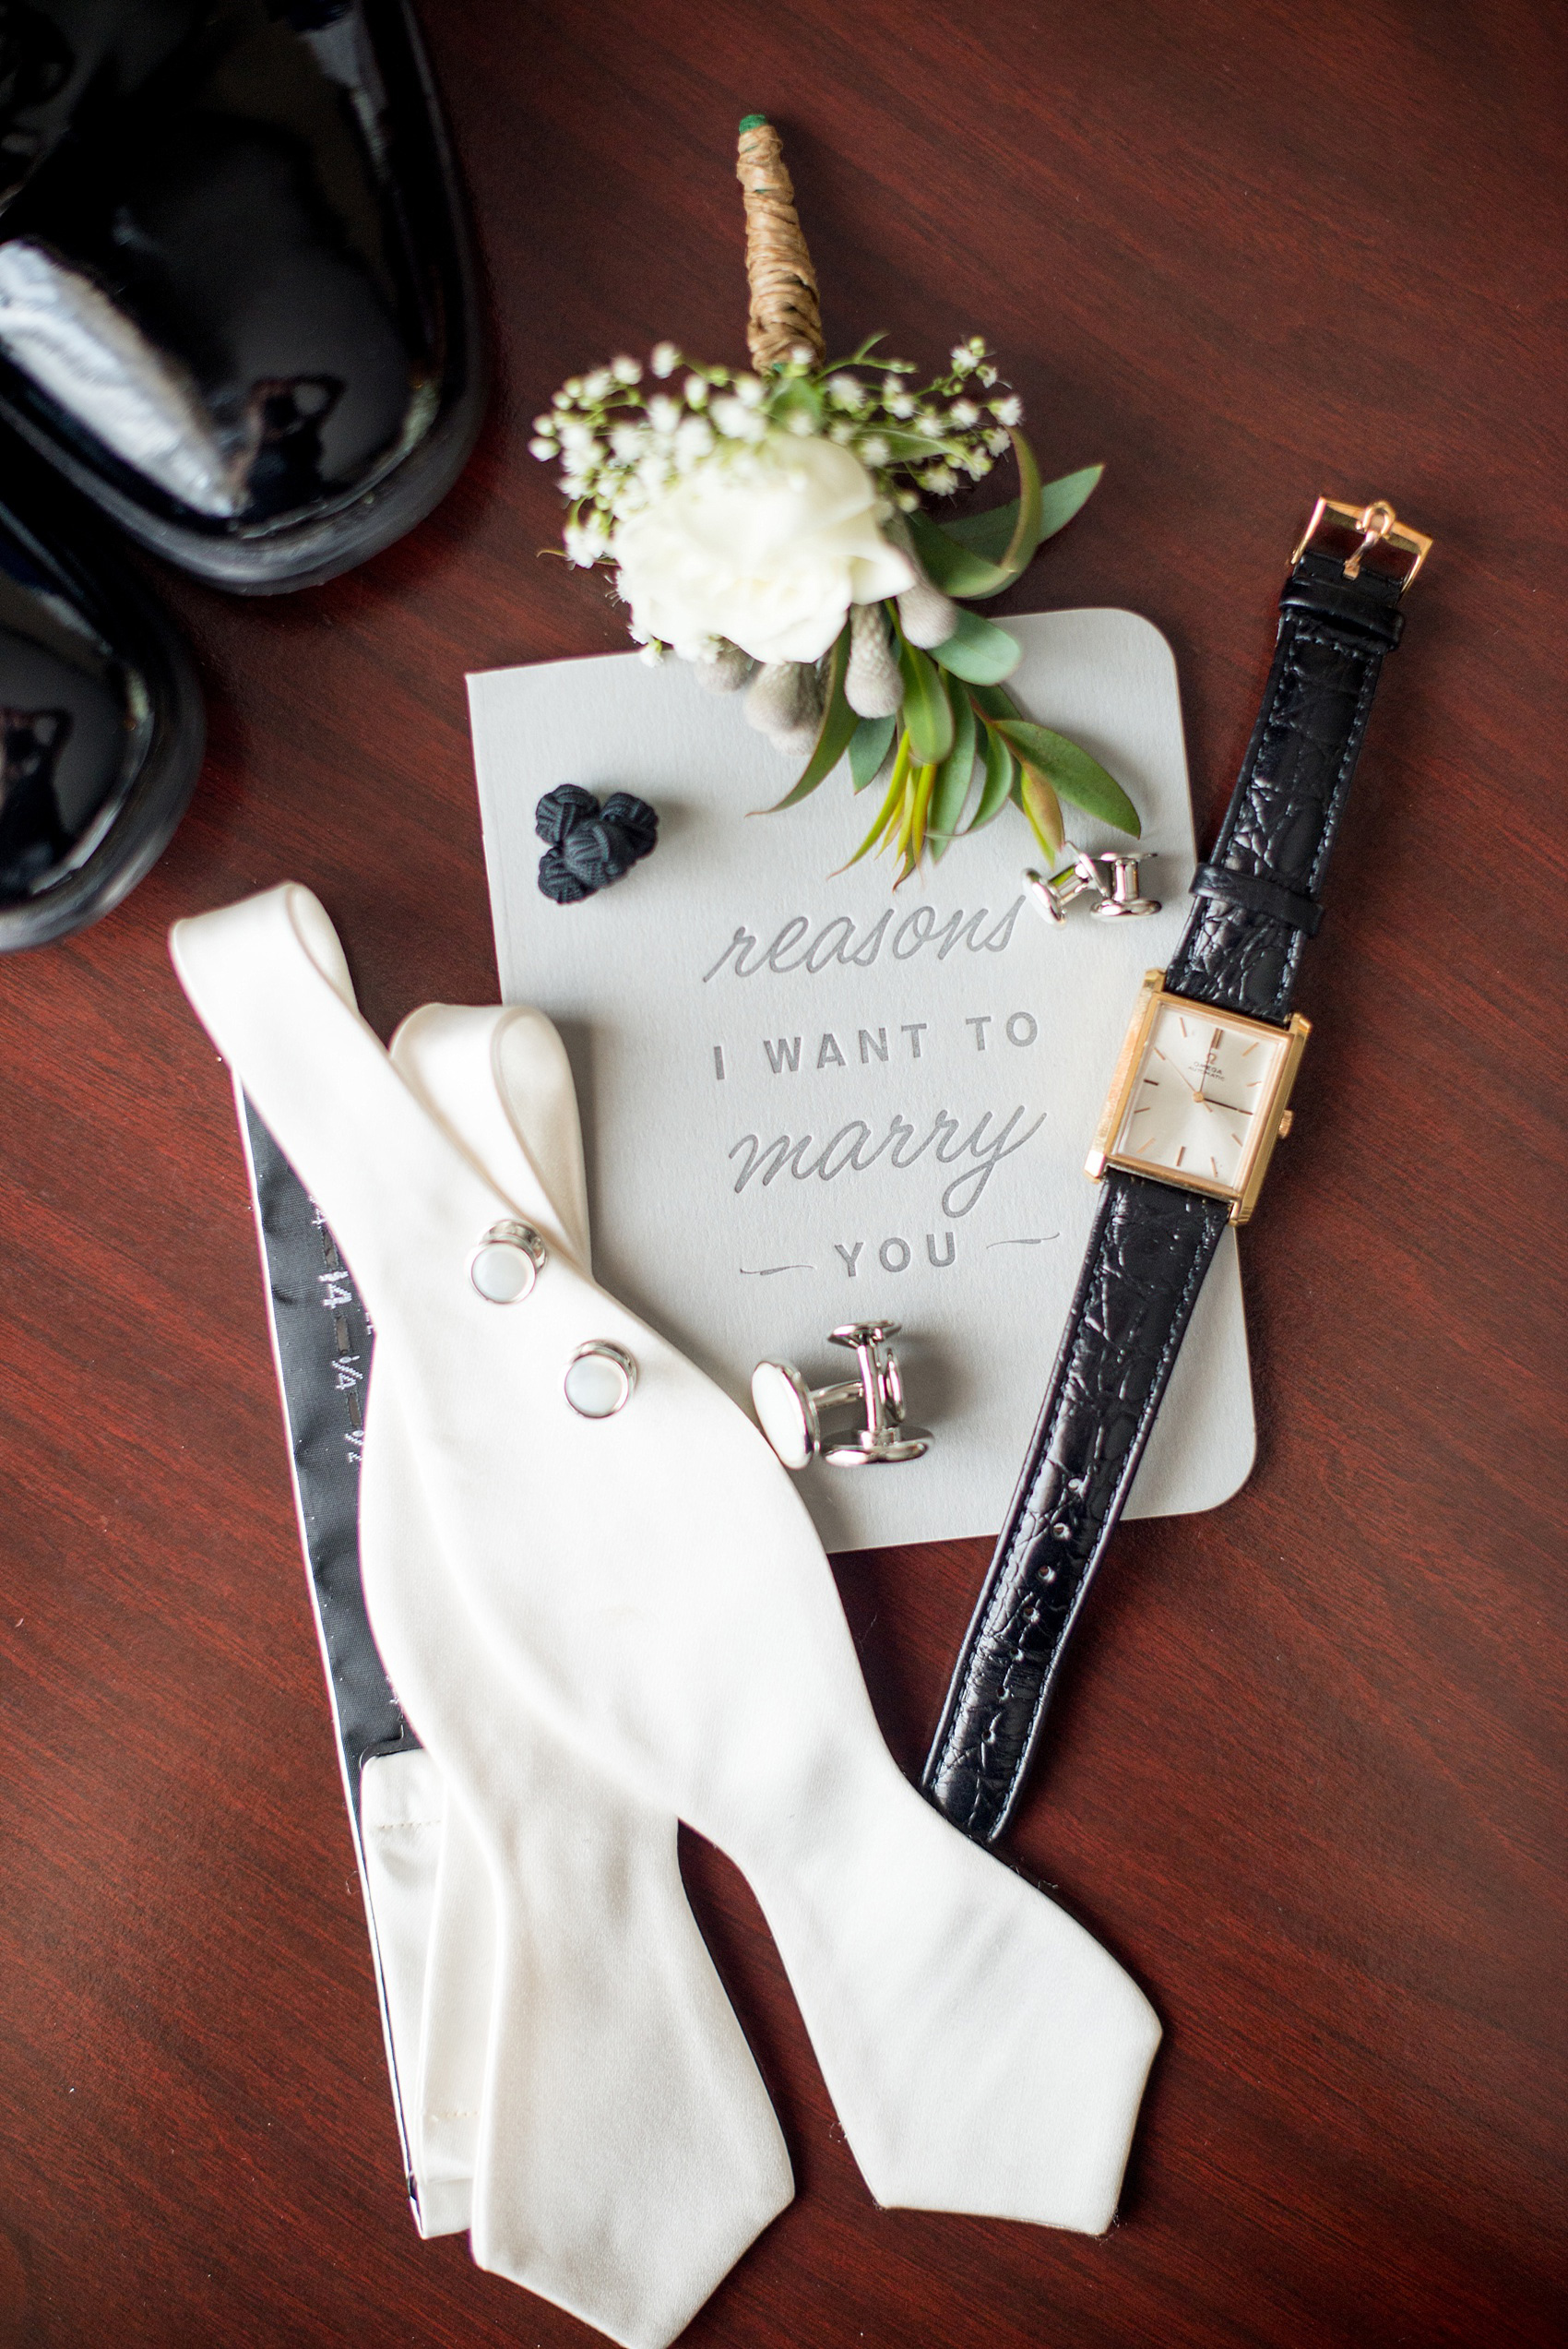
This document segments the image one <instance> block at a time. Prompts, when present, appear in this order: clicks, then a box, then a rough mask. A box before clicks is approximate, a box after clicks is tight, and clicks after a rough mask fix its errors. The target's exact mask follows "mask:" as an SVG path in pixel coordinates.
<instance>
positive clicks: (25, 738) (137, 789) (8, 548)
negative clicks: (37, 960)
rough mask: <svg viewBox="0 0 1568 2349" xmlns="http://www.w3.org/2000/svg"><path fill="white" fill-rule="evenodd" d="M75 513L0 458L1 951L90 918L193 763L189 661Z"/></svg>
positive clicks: (142, 857) (10, 460)
mask: <svg viewBox="0 0 1568 2349" xmlns="http://www.w3.org/2000/svg"><path fill="white" fill-rule="evenodd" d="M105 537H106V533H105V532H104V531H103V530H102V528H101V525H100V524H99V523H98V522H97V521H96V519H95V518H94V517H93V516H92V515H90V514H89V513H88V512H87V511H86V509H85V508H83V507H81V505H80V502H79V501H78V500H77V499H76V498H74V497H72V496H71V495H70V493H69V492H68V491H67V490H65V489H63V488H62V487H61V485H60V483H58V481H56V480H55V479H54V477H53V475H52V474H50V473H48V472H46V471H44V469H43V468H42V466H41V465H39V464H37V463H36V462H35V460H33V459H29V458H25V457H23V456H22V455H21V454H20V452H19V451H16V450H14V449H12V448H10V447H6V448H0V951H5V950H6V949H8V948H15V947H29V946H45V945H47V944H48V943H49V941H50V940H51V939H52V938H63V937H65V936H68V934H69V933H70V932H71V931H72V930H80V929H85V928H86V926H87V924H89V922H97V921H100V920H101V918H102V916H103V915H104V914H105V913H107V912H110V911H111V910H112V909H113V907H114V906H116V905H118V904H119V902H120V900H121V899H122V898H123V897H124V896H125V893H126V891H127V890H128V889H131V888H135V886H136V884H137V881H139V880H140V879H141V877H142V875H143V874H144V873H145V872H146V871H147V870H148V866H149V865H150V864H152V863H153V861H154V860H155V858H157V857H158V856H159V855H160V853H161V852H162V850H163V849H164V848H165V847H166V846H167V844H168V842H169V840H170V838H171V836H172V833H173V830H174V828H175V826H176V825H177V824H178V822H179V820H180V818H181V817H182V816H183V815H184V812H185V804H186V802H187V801H188V800H189V798H190V795H191V790H192V787H193V785H194V784H195V782H196V770H197V769H198V768H199V767H200V765H201V754H202V745H203V742H204V739H205V735H206V722H205V719H204V716H203V711H202V699H201V688H200V686H199V685H198V684H197V682H196V671H195V669H194V667H193V665H192V662H191V659H190V655H189V654H188V653H187V652H186V650H185V649H184V645H183V644H182V643H181V641H180V639H179V638H178V637H177V636H176V635H175V633H174V630H173V628H172V626H171V625H170V623H169V622H168V620H166V619H165V618H164V616H163V614H162V613H161V612H160V610H159V608H158V606H157V605H156V604H155V603H154V602H153V601H152V599H151V597H150V596H149V595H148V592H147V590H145V589H144V588H143V587H142V585H141V583H140V581H139V580H138V579H137V578H136V577H135V576H134V575H133V573H132V572H131V571H130V570H129V569H128V568H127V567H126V566H125V564H124V563H123V562H122V561H121V559H120V557H119V556H118V554H116V553H115V551H114V550H113V547H112V546H110V545H108V544H105V543H104V540H105Z"/></svg>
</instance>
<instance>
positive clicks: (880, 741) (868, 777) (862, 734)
mask: <svg viewBox="0 0 1568 2349" xmlns="http://www.w3.org/2000/svg"><path fill="white" fill-rule="evenodd" d="M897 722H898V721H897V719H896V718H862V719H861V722H860V724H859V725H858V726H857V727H856V728H855V731H854V733H852V734H851V735H850V737H849V775H850V779H851V780H852V781H853V783H854V786H855V789H856V790H857V791H858V792H863V791H864V789H865V787H866V785H867V784H868V783H874V782H875V781H876V779H877V777H878V776H879V775H880V774H881V772H882V769H883V767H884V766H885V763H886V758H887V754H888V752H889V751H890V750H891V749H892V747H893V732H894V728H895V727H896V726H897Z"/></svg>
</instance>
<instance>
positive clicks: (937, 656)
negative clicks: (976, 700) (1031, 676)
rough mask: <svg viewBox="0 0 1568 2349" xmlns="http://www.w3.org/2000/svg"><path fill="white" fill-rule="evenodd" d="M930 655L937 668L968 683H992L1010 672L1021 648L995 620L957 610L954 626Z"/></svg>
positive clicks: (996, 682)
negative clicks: (949, 634)
mask: <svg viewBox="0 0 1568 2349" xmlns="http://www.w3.org/2000/svg"><path fill="white" fill-rule="evenodd" d="M931 657H932V660H933V661H934V662H936V665H937V667H938V668H939V669H946V670H949V671H950V672H951V674H953V675H954V676H955V677H962V678H964V679H965V680H966V681H967V683H968V684H969V685H972V686H993V685H996V684H998V683H999V682H1000V681H1001V679H1002V678H1004V677H1010V676H1011V675H1012V674H1013V672H1014V670H1015V669H1016V667H1017V665H1018V663H1019V662H1020V661H1021V660H1022V659H1023V657H1024V649H1023V647H1022V645H1021V644H1020V643H1019V642H1018V639H1017V638H1016V637H1010V636H1009V635H1008V633H1007V631H1006V629H1005V628H999V627H998V626H997V625H996V623H995V621H994V620H982V619H981V618H980V614H979V613H978V612H960V613H959V614H958V625H957V626H956V628H955V629H954V631H953V633H952V635H951V636H950V637H949V638H947V640H946V642H945V643H944V644H937V645H933V646H932V653H931ZM965 699H966V701H967V700H968V696H967V695H966V697H965Z"/></svg>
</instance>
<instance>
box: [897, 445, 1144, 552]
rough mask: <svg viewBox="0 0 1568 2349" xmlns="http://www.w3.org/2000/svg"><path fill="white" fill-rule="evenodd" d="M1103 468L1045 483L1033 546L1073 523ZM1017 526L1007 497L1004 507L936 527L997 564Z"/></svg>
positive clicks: (1093, 467) (1089, 468)
mask: <svg viewBox="0 0 1568 2349" xmlns="http://www.w3.org/2000/svg"><path fill="white" fill-rule="evenodd" d="M1104 471H1105V468H1104V466H1103V465H1085V466H1084V467H1082V468H1081V470H1080V471H1077V472H1075V473H1063V476H1062V478H1061V480H1060V481H1054V482H1047V483H1045V484H1044V486H1043V487H1042V489H1041V491H1040V494H1039V500H1040V520H1039V538H1038V540H1037V541H1036V544H1037V545H1039V546H1043V545H1044V543H1045V542H1046V540H1047V539H1048V538H1054V537H1055V535H1056V532H1057V531H1060V530H1063V529H1064V528H1065V527H1066V525H1067V524H1068V523H1069V522H1070V521H1071V520H1072V519H1073V517H1074V515H1075V513H1076V512H1077V511H1078V508H1079V507H1081V506H1083V505H1085V504H1086V503H1087V500H1088V499H1089V498H1090V497H1092V496H1093V495H1094V493H1095V491H1096V490H1097V489H1098V488H1099V481H1100V476H1101V474H1102V473H1103V472H1104ZM1017 526H1018V501H1017V499H1016V497H1010V498H1009V499H1008V501H1007V503H1006V505H1005V506H992V507H988V508H987V510H986V511H985V513H983V514H966V515H964V516H963V517H962V518H961V519H959V520H957V521H956V522H940V523H938V524H937V525H936V527H937V528H938V529H939V530H940V531H942V532H943V534H944V537H947V538H950V539H952V540H953V541H954V542H955V543H956V544H957V545H959V546H962V547H966V548H968V552H969V553H970V554H978V555H980V557H981V558H982V559H983V560H984V561H986V562H988V563H998V562H1000V561H1001V559H1002V557H1003V555H1004V554H1005V553H1006V551H1007V548H1008V545H1009V543H1011V540H1012V537H1013V533H1014V531H1016V528H1017Z"/></svg>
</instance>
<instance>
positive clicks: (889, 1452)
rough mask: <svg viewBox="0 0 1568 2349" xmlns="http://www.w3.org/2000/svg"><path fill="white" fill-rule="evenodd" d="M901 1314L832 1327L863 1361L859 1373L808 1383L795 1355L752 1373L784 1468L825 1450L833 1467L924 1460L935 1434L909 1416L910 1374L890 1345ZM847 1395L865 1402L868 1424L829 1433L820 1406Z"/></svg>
mask: <svg viewBox="0 0 1568 2349" xmlns="http://www.w3.org/2000/svg"><path fill="white" fill-rule="evenodd" d="M897 1330H898V1324H897V1322H896V1321H849V1322H846V1323H845V1324H844V1326H843V1328H842V1329H839V1330H834V1331H833V1332H832V1343H833V1344H834V1345H836V1346H846V1347H848V1348H849V1351H850V1352H851V1353H853V1354H855V1355H856V1356H857V1358H858V1360H859V1364H860V1376H859V1377H855V1378H844V1379H840V1380H839V1381H838V1382H837V1384H836V1385H833V1386H828V1387H808V1386H807V1384H806V1382H805V1380H804V1379H803V1378H802V1376H801V1374H800V1372H799V1371H798V1370H797V1369H796V1368H795V1365H794V1364H793V1363H791V1362H759V1363H758V1365H757V1366H756V1368H755V1370H754V1372H753V1374H752V1402H753V1405H754V1408H755V1411H756V1415H757V1421H758V1424H759V1425H760V1426H761V1428H762V1432H763V1434H764V1435H765V1436H766V1437H767V1440H768V1442H769V1443H770V1444H771V1445H772V1447H773V1449H774V1450H775V1451H776V1452H777V1453H778V1457H779V1459H780V1460H781V1461H783V1463H784V1465H785V1467H786V1468H789V1469H794V1470H796V1471H799V1470H801V1469H802V1468H804V1467H806V1466H807V1465H808V1463H809V1462H810V1461H813V1460H814V1459H816V1458H817V1457H818V1456H819V1455H820V1456H821V1458H822V1459H823V1460H825V1461H826V1462H827V1463H828V1465H829V1466H830V1467H833V1468H870V1467H878V1466H885V1467H895V1466H897V1464H898V1462H899V1461H907V1460H919V1459H920V1457H921V1453H922V1452H923V1451H924V1450H925V1449H926V1446H927V1445H928V1444H929V1443H930V1441H931V1434H930V1431H929V1429H927V1428H924V1427H910V1426H909V1425H906V1424H905V1419H904V1380H903V1376H902V1374H901V1372H900V1370H899V1368H898V1357H897V1354H896V1353H893V1352H892V1351H891V1349H890V1348H889V1346H888V1343H887V1341H888V1340H889V1339H890V1338H892V1337H896V1336H897ZM841 1403H859V1404H860V1405H861V1408H862V1410H863V1412H864V1415H865V1425H863V1426H862V1427H859V1428H856V1429H854V1430H853V1431H852V1432H850V1431H846V1432H844V1433H843V1434H836V1435H825V1434H824V1432H823V1426H822V1413H824V1412H825V1411H831V1410H833V1409H834V1408H835V1407H836V1406H837V1405H838V1404H841Z"/></svg>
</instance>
